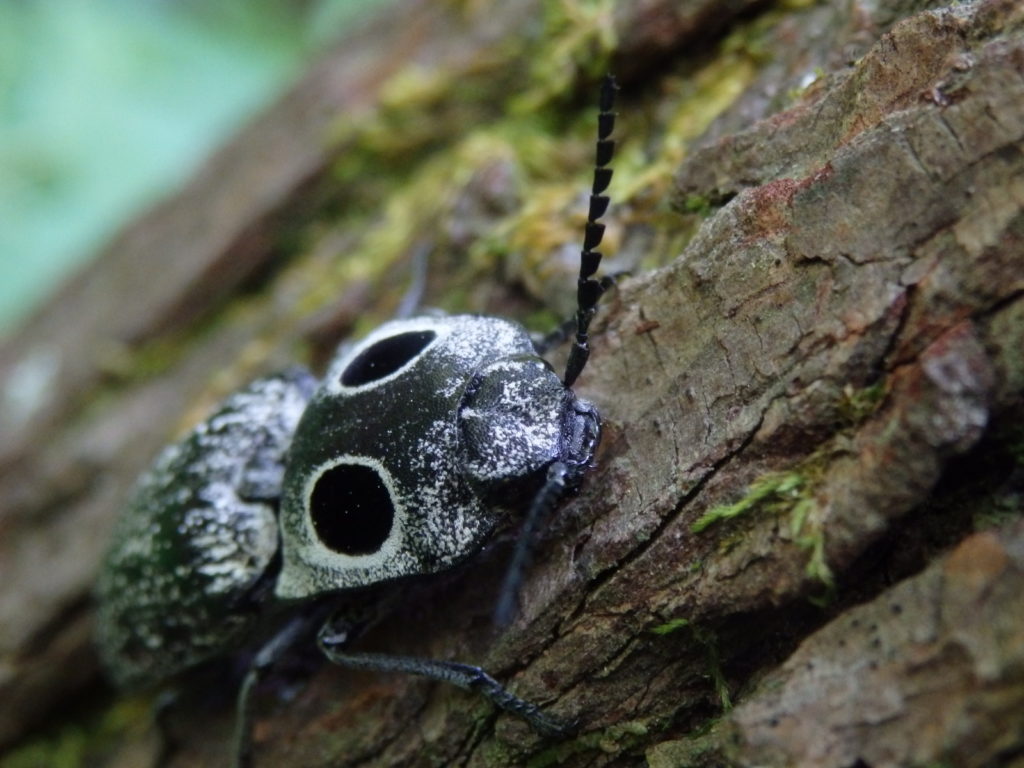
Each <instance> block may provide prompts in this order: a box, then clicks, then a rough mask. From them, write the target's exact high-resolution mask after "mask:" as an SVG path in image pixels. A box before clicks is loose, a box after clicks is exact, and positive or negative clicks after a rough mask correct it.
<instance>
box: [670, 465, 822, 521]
mask: <svg viewBox="0 0 1024 768" xmlns="http://www.w3.org/2000/svg"><path fill="white" fill-rule="evenodd" d="M803 485H804V478H803V476H802V475H801V474H799V473H798V472H779V473H772V474H769V475H765V476H764V477H761V478H758V479H757V480H755V481H754V482H753V484H751V486H750V489H749V490H748V491H747V493H746V495H745V496H744V497H743V498H742V499H740V500H739V501H737V502H735V503H733V504H720V505H718V506H715V507H712V508H711V509H709V510H708V511H707V512H705V513H704V514H703V515H702V516H701V517H700V519H698V520H697V521H696V522H695V523H693V524H692V525H691V526H690V530H691V531H693V532H694V533H702V532H703V531H705V530H707V529H708V528H709V527H711V526H712V525H715V524H716V523H719V522H722V521H723V520H731V519H733V518H735V517H739V516H740V515H743V514H746V513H748V512H752V511H753V510H755V509H758V508H762V507H773V508H777V507H778V506H780V505H784V506H789V505H790V504H791V503H792V502H793V501H795V500H799V498H800V489H801V488H802V486H803Z"/></svg>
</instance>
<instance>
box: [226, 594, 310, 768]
mask: <svg viewBox="0 0 1024 768" xmlns="http://www.w3.org/2000/svg"><path fill="white" fill-rule="evenodd" d="M321 618H322V613H316V614H314V615H303V616H297V617H295V618H294V619H292V620H291V621H289V622H288V623H287V624H285V625H284V628H283V629H282V630H281V631H280V632H278V633H277V634H276V635H274V636H273V637H272V638H270V640H268V641H267V643H266V644H265V645H264V646H263V647H262V648H260V650H259V651H258V652H257V653H256V655H255V656H254V657H253V659H252V662H251V663H250V664H249V670H248V671H247V672H246V674H245V679H244V680H243V681H242V686H241V688H239V689H238V698H237V700H236V702H237V703H236V705H235V734H234V739H233V741H232V752H233V758H232V765H234V766H235V768H249V765H250V764H251V762H252V704H253V694H254V693H255V692H256V686H257V685H259V683H260V681H262V680H263V679H264V678H265V677H266V676H267V673H268V672H269V671H270V670H271V668H272V667H273V666H274V665H275V664H276V663H277V662H278V660H279V659H281V658H282V657H283V656H284V655H285V654H287V653H288V651H289V650H291V649H292V648H293V647H294V646H295V645H296V644H297V643H298V642H299V641H300V640H302V638H303V637H306V636H308V635H309V634H310V632H311V631H312V629H313V627H314V626H315V625H316V623H318V622H319V621H320V620H321Z"/></svg>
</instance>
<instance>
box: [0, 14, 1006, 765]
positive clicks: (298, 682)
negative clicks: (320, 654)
mask: <svg viewBox="0 0 1024 768" xmlns="http://www.w3.org/2000/svg"><path fill="white" fill-rule="evenodd" d="M545 9H546V10H545V11H544V15H543V17H542V18H543V23H540V24H538V22H537V18H538V17H539V15H540V13H541V11H540V6H539V5H538V4H536V3H534V2H530V1H529V0H517V2H506V3H501V4H498V5H496V6H495V7H493V8H492V7H490V6H487V7H486V8H485V7H484V4H464V5H463V6H460V7H459V8H455V7H444V8H441V7H439V6H438V4H434V3H427V2H422V3H416V4H405V5H403V6H402V7H401V8H400V9H395V10H393V11H391V12H390V14H388V15H383V16H381V17H380V18H379V19H378V20H376V21H375V22H374V23H372V24H371V25H369V26H368V27H367V28H366V29H364V30H362V32H361V34H360V35H359V36H356V37H354V38H353V39H352V40H350V41H348V42H346V43H345V44H344V45H341V46H339V48H338V49H337V50H336V51H334V52H333V53H332V54H331V55H329V56H327V57H326V58H325V59H324V60H323V61H322V62H321V63H320V64H319V65H318V66H317V67H315V68H314V69H313V70H312V71H311V72H310V73H309V75H308V77H307V78H306V79H305V80H304V81H303V82H301V83H300V84H298V85H297V86H296V88H295V90H294V91H293V92H292V93H291V94H289V95H288V96H287V97H286V98H285V99H283V100H282V101H281V103H280V104H278V105H277V106H276V107H275V108H273V109H272V110H270V111H269V112H268V113H267V114H266V115H264V116H263V117H261V118H260V119H259V120H258V121H256V122H255V123H254V124H253V126H252V127H251V128H250V129H249V130H248V131H246V132H245V133H243V135H241V136H240V137H238V138H237V140H236V141H234V142H233V143H232V145H231V146H229V147H227V148H225V150H224V151H222V152H221V153H220V154H219V155H218V156H217V157H215V158H214V159H213V160H212V161H211V163H210V165H209V167H208V169H207V170H206V171H205V172H204V173H202V174H201V175H200V176H199V177H197V179H196V180H195V181H194V182H193V183H192V184H191V185H190V186H189V188H188V189H187V190H185V192H183V193H182V195H180V196H178V197H176V198H175V199H173V200H170V201H168V202H167V203H166V204H164V205H162V206H160V207H158V208H157V209H155V210H154V211H153V212H152V213H151V214H150V215H148V216H147V217H144V218H143V219H142V220H140V221H139V222H137V223H136V224H135V225H133V226H132V227H131V228H130V229H129V230H127V231H126V232H125V233H123V234H122V235H121V236H120V237H119V238H117V239H116V240H115V241H114V242H113V243H112V244H111V245H110V246H109V248H108V249H107V250H106V251H105V252H104V253H103V254H101V256H100V258H99V259H98V261H97V262H96V264H95V265H93V267H91V268H90V270H89V271H88V272H86V273H83V274H82V275H80V276H79V277H78V278H76V279H75V280H73V281H72V282H70V283H69V284H68V285H67V286H66V287H65V289H64V290H63V292H62V293H61V294H59V295H58V296H57V297H56V298H55V299H54V301H53V303H52V304H51V305H50V306H48V307H46V308H44V309H43V310H42V311H41V312H40V314H39V315H38V316H37V317H36V318H34V319H33V320H32V322H31V323H29V324H28V325H27V326H26V327H25V328H24V329H23V330H22V332H21V333H20V334H19V335H18V336H15V337H12V338H11V339H9V340H7V342H6V343H5V344H4V346H3V347H2V348H0V391H2V393H3V399H2V401H0V402H2V405H0V424H2V425H3V428H2V431H0V510H2V511H0V526H2V530H3V536H2V537H0V579H2V580H3V583H4V584H5V585H7V589H5V590H4V594H3V595H2V596H0V649H2V653H3V658H4V660H5V663H4V666H3V668H2V672H0V701H2V702H4V703H3V704H2V705H0V706H2V708H3V717H2V718H0V744H3V745H5V746H6V747H8V748H10V750H11V751H10V753H9V756H8V758H7V759H8V760H10V761H11V763H10V764H11V765H21V764H25V763H17V762H15V761H17V760H29V759H31V756H32V755H53V754H56V752H55V751H54V750H57V749H58V748H60V747H61V745H65V746H66V745H67V744H68V743H69V739H70V740H73V739H72V736H69V734H73V733H81V732H83V729H84V732H85V733H86V734H87V738H79V741H78V742H76V743H77V744H78V746H77V747H76V748H77V750H78V752H76V754H77V755H79V756H80V757H81V758H82V762H83V764H94V765H107V766H115V765H117V766H121V765H146V764H153V763H155V762H156V761H157V757H158V754H157V753H158V752H159V747H158V743H159V739H158V738H157V737H156V735H155V731H154V730H153V729H152V728H149V727H146V725H145V722H146V719H145V715H144V712H145V711H146V707H145V706H142V705H140V704H139V700H137V699H125V698H118V697H114V696H113V695H112V694H111V693H109V692H108V691H105V689H104V688H103V686H102V683H101V682H100V677H99V671H98V668H97V665H96V661H95V657H94V654H93V652H92V651H91V648H90V645H89V633H90V625H91V607H90V602H89V589H90V585H91V583H92V581H93V579H94V577H95V572H96V569H97V567H98V562H99V559H100V557H101V555H102V551H103V547H104V542H105V536H106V532H107V531H108V530H109V527H110V524H111V522H112V520H113V517H114V515H115V514H116V511H117V506H118V504H119V503H120V501H122V500H123V498H124V496H125V494H126V493H127V490H128V488H129V487H130V483H131V481H132V478H133V477H134V476H135V474H136V473H137V472H138V471H139V470H140V469H141V468H142V467H143V466H144V465H145V464H146V463H147V461H148V458H149V457H151V456H152V455H153V454H154V453H155V451H156V450H157V449H158V447H159V446H160V445H161V444H162V443H163V442H165V441H166V440H167V439H169V437H170V436H171V435H173V434H174V433H175V431H180V429H181V428H183V427H186V426H187V425H188V424H189V423H191V422H194V421H195V420H196V419H197V418H200V417H201V415H202V413H203V411H204V410H205V409H206V408H208V407H209V406H210V405H211V404H212V403H214V402H215V401H216V400H217V399H218V398H219V397H220V396H222V395H223V394H225V393H226V392H228V391H230V390H231V389H232V388H234V387H236V386H238V385H239V384H240V383H243V382H244V381H245V380H246V379H247V378H249V377H251V376H253V375H255V374H257V373H260V372H263V371H267V370H272V369H274V368H276V367H280V366H282V365H284V364H286V363H288V362H290V361H292V360H294V359H295V358H296V357H302V356H303V355H304V356H305V357H306V358H307V359H308V360H309V361H311V362H312V363H313V364H314V365H320V364H322V361H323V359H324V357H325V356H326V355H327V354H329V351H330V349H331V348H332V347H333V346H334V344H335V343H337V341H339V340H340V339H341V338H343V337H345V336H346V335H347V334H348V333H349V332H351V331H353V329H362V330H367V329H368V328H369V327H371V326H372V324H373V323H375V322H378V321H380V320H382V319H385V318H386V317H387V316H388V314H389V312H390V311H391V310H392V308H393V307H394V305H395V303H396V297H397V296H398V295H399V294H400V293H401V291H402V290H403V287H404V284H405V278H404V272H405V270H406V269H407V268H408V265H409V263H410V260H411V254H412V253H413V252H414V251H416V250H417V246H418V245H419V244H422V243H426V244H428V245H430V246H432V248H433V251H432V255H431V257H430V258H431V260H430V279H429V283H428V298H429V303H434V304H440V305H443V306H444V307H445V308H447V309H451V310H460V311H461V310H465V309H469V310H472V311H486V312H488V313H494V312H495V311H496V310H497V311H499V312H501V313H504V314H509V315H515V316H519V317H524V316H526V315H527V314H528V312H530V311H533V310H534V309H536V307H537V306H538V305H539V304H542V303H543V304H547V305H549V306H551V305H554V306H556V307H557V308H558V312H563V311H565V308H566V304H565V300H566V298H567V297H569V298H570V299H571V298H572V292H571V289H567V286H571V284H572V280H573V279H574V278H573V277H572V274H571V271H572V270H571V267H572V262H573V260H574V259H575V251H574V250H571V251H570V253H572V256H571V258H567V259H565V261H566V265H567V266H566V267H565V268H564V269H563V268H562V266H561V261H562V259H561V256H560V254H561V253H562V249H563V246H566V244H568V247H569V248H571V249H574V248H575V247H576V245H575V244H576V242H578V234H577V233H578V231H580V229H581V226H580V223H581V219H580V214H579V212H577V211H575V209H573V210H570V208H569V205H570V203H571V202H572V201H573V198H574V196H576V197H578V196H579V195H581V194H582V193H583V191H585V189H586V188H587V185H588V183H589V181H588V180H586V181H584V180H583V179H586V177H587V175H588V174H589V172H590V170H589V168H590V166H589V163H590V162H592V161H591V159H590V154H589V153H590V151H591V150H590V146H591V142H592V136H591V134H592V128H591V125H592V122H593V114H594V111H595V110H594V107H593V106H591V105H590V100H589V99H586V100H584V99H583V95H584V94H588V88H589V85H587V84H586V83H587V82H588V78H587V77H586V76H584V75H583V74H577V73H582V72H584V71H589V72H594V71H600V69H601V67H603V66H604V65H605V64H606V63H607V62H610V65H611V66H612V67H613V68H614V69H615V70H616V71H617V72H619V73H620V74H621V76H622V80H623V93H622V100H621V104H620V107H619V112H620V114H621V117H620V122H619V130H618V138H619V139H620V146H619V152H618V156H617V159H616V161H615V168H616V174H617V175H616V181H615V182H614V184H613V187H612V190H611V193H612V195H613V207H612V210H611V211H610V214H609V217H608V220H609V236H608V240H609V241H610V243H611V246H612V247H611V248H609V253H610V254H611V253H612V251H614V254H615V255H614V256H613V257H612V258H611V259H610V263H609V264H607V265H606V268H607V269H608V270H609V271H617V270H619V269H623V268H628V269H629V271H630V273H631V274H630V276H628V277H625V278H623V279H621V280H620V281H619V285H618V287H617V288H616V289H615V290H614V291H613V292H612V293H610V294H607V295H606V297H605V300H604V303H603V305H602V309H601V314H600V316H599V318H598V320H597V321H596V323H595V327H594V332H593V334H592V338H593V342H592V346H593V348H594V352H593V355H592V358H591V363H590V365H589V367H588V368H587V370H586V371H585V373H584V375H583V377H582V378H581V380H580V382H579V385H578V387H577V390H578V392H579V393H580V394H581V395H582V396H583V397H586V398H587V399H590V400H593V401H594V402H595V403H596V404H597V405H598V407H599V409H600V411H601V413H602V416H603V420H604V433H605V434H604V440H603V443H602V446H601V449H600V452H599V455H598V459H597V466H596V468H595V469H594V471H593V472H592V473H591V474H590V476H589V477H588V479H587V482H586V484H585V487H584V489H583V491H582V493H581V494H580V496H579V497H578V498H575V499H573V500H572V501H571V502H570V503H568V504H566V505H565V506H564V507H563V508H562V509H561V510H560V511H559V513H558V515H557V518H556V519H555V520H554V521H552V523H551V525H550V526H549V529H548V531H547V533H546V534H545V538H544V541H543V542H542V543H541V545H540V547H539V549H538V552H537V554H536V557H535V561H534V564H533V567H532V569H531V571H530V574H529V577H528V580H527V583H526V585H525V588H524V592H523V596H522V612H521V615H520V616H519V618H518V619H517V621H516V622H515V623H514V625H513V626H512V627H511V628H510V629H509V630H508V631H506V632H503V633H497V632H495V631H494V630H493V629H492V628H491V627H490V623H489V616H490V611H491V609H492V606H493V602H494V598H495V595H496V592H497V589H498V584H499V583H500V580H501V576H502V569H503V566H504V564H505V562H506V561H507V557H508V555H509V552H510V546H509V544H510V540H511V537H512V535H513V533H514V521H511V522H510V524H509V526H508V528H507V530H505V531H503V533H502V534H500V535H499V536H497V537H496V539H495V542H494V543H493V545H490V546H488V547H487V548H486V549H485V551H484V552H482V553H481V554H480V556H479V557H477V558H476V559H474V560H473V561H472V562H471V563H468V564H466V565H465V566H464V567H463V568H461V569H459V570H458V571H457V572H456V573H453V574H449V575H446V576H444V577H442V578H440V579H432V580H428V581H425V582H423V583H414V584H408V585H403V586H401V587H399V588H398V589H399V593H400V597H399V598H398V599H397V601H396V605H395V608H394V610H393V612H392V613H391V614H390V615H389V617H388V618H387V619H386V620H385V621H384V622H383V623H382V624H381V625H380V626H378V627H377V628H375V629H374V630H373V631H372V632H371V633H370V634H368V635H367V636H366V637H364V638H362V639H361V640H360V641H359V649H360V650H370V651H378V652H394V653H402V654H410V655H420V656H428V657H432V658H440V659H457V660H459V661H465V662H472V663H479V664H481V665H482V666H483V667H484V668H485V669H487V670H488V671H489V672H490V673H491V674H492V675H494V676H495V677H497V678H498V679H499V680H501V681H502V682H507V683H508V684H509V685H510V687H511V688H512V689H513V690H514V691H515V692H516V693H517V694H519V695H521V696H523V697H525V698H528V699H530V700H532V701H537V702H539V703H541V704H543V705H544V706H545V709H546V711H548V712H550V713H551V714H553V715H555V716H558V717H561V718H565V719H573V720H576V721H577V722H578V724H579V733H578V734H577V735H576V736H574V737H572V738H568V739H565V740H554V741H552V740H545V739H543V738H541V737H540V736H538V735H536V734H534V733H533V732H531V731H530V730H529V728H528V727H527V726H526V725H525V724H523V723H522V722H520V721H518V720H516V719H514V718H511V717H509V716H505V715H498V714H496V713H495V712H494V710H493V708H492V707H491V706H490V705H489V704H488V703H486V702H485V701H483V700H481V699H479V698H478V697H476V696H474V695H472V694H470V693H466V692H463V691H459V690H457V689H452V688H450V687H448V686H444V685H439V684H434V683H430V682H425V681H423V680H419V679H416V678H410V677H402V676H382V675H375V674H370V673H357V672H351V671H345V670H341V669H338V668H334V667H331V666H329V665H321V666H318V667H317V668H316V669H315V671H313V672H309V671H308V670H298V671H297V670H295V669H291V668H289V669H285V670H282V671H281V674H280V675H279V677H280V678H281V679H280V680H278V681H277V682H273V681H271V683H270V684H268V685H267V686H266V690H265V691H264V695H263V696H261V698H260V700H259V702H258V713H259V715H258V723H257V728H256V733H255V736H256V758H257V759H256V764H257V765H278V766H282V767H284V766H289V767H290V766H307V765H308V766H312V765H332V766H339V765H344V766H357V765H374V766H377V765H381V766H383V765H396V766H397V765H402V766H409V765H412V766H421V765H422V766H426V765H463V766H484V765H501V766H518V765H531V766H547V765H561V766H584V765H586V766H632V765H644V764H647V765H650V766H652V768H668V767H669V766H699V765H708V766H711V765H738V766H764V765H772V766H774V765H778V766H787V765H802V766H823V767H824V766H828V767H832V766H834V767H835V768H847V767H848V766H853V765H865V766H889V765H919V764H920V765H923V764H949V765H957V766H961V765H963V766H975V765H976V766H993V765H1018V764H1020V761H1021V759H1022V755H1024V602H1022V601H1021V598H1020V595H1021V594H1022V591H1024V523H1022V521H1021V506H1022V499H1024V431H1022V429H1021V426H1020V425H1021V417H1022V415H1024V406H1022V401H1021V393H1022V391H1024V353H1022V350H1024V258H1022V257H1024V155H1022V150H1024V10H1022V8H1021V7H1020V5H1019V4H1017V3H1014V2H1010V0H990V1H987V2H985V1H976V2H967V3H963V4H958V5H954V6H950V7H941V6H939V5H937V4H931V3H926V2H909V1H908V2H903V3H900V2H893V3H890V4H888V5H887V6H885V7H879V6H878V5H877V4H874V3H870V2H859V1H857V0H855V1H853V2H850V3H845V4H833V5H828V6H813V5H812V6H807V5H806V4H803V3H790V4H783V5H779V6H766V5H764V4H763V3H754V2H748V3H743V2H732V3H728V4H723V3H711V2H702V1H701V0H691V1H690V2H683V3H667V2H663V1H661V0H644V2H636V3H618V4H613V3H610V2H602V3H596V4H594V5H592V6H591V5H586V6H584V5H577V4H574V3H566V4H564V5H561V6H554V5H550V6H545ZM590 80H592V78H590ZM584 102H586V103H584ZM537 115H540V116H541V118H542V119H538V118H537ZM584 121H585V122H584ZM584 125H585V126H586V127H585V128H583V127H580V126H584ZM499 259H503V261H501V262H499ZM499 263H500V264H501V266H499ZM549 294H550V295H549ZM411 628H414V631H410V629H411ZM312 659H315V653H310V654H309V658H308V659H307V658H305V657H304V659H303V660H304V661H310V660H312ZM285 681H287V684H286V682H285ZM282 694H287V695H282ZM232 695H233V691H232V689H231V683H230V681H229V680H228V679H227V678H226V677H224V676H214V674H213V673H212V672H211V673H206V672H204V673H202V674H200V675H197V676H193V677H192V678H190V679H189V680H187V681H186V682H185V683H183V690H182V693H181V697H180V698H179V702H178V703H177V704H172V705H171V706H170V707H169V709H168V710H167V712H166V716H165V718H164V721H165V726H166V728H165V730H166V732H167V734H168V737H169V748H168V750H167V754H166V755H165V757H166V763H167V764H169V765H174V766H186V765H188V766H196V765H198V766H203V765H210V766H213V765H223V764H224V763H225V761H226V755H227V749H228V744H229V741H230V734H231V724H232V718H233V701H232ZM69 710H70V711H69ZM97 710H102V711H103V712H104V713H105V714H96V711H97ZM76 729H77V730H76ZM33 750H34V751H33ZM47 750H51V751H49V752H48V751H47ZM29 764H31V763H29ZM44 764H45V761H44Z"/></svg>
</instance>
